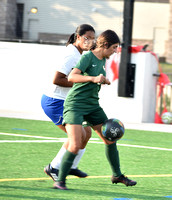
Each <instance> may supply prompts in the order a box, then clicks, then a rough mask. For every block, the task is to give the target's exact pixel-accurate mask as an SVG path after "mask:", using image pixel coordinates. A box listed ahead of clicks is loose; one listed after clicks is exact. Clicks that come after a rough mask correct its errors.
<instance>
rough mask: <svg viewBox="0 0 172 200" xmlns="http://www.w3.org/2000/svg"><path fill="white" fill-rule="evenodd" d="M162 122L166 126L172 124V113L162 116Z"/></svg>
mask: <svg viewBox="0 0 172 200" xmlns="http://www.w3.org/2000/svg"><path fill="white" fill-rule="evenodd" d="M161 120H162V122H163V123H164V124H172V113H171V112H165V113H163V114H162V116H161Z"/></svg>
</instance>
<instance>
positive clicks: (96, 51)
mask: <svg viewBox="0 0 172 200" xmlns="http://www.w3.org/2000/svg"><path fill="white" fill-rule="evenodd" d="M92 52H93V54H94V55H95V56H96V57H97V58H98V59H99V60H102V59H103V58H104V56H103V51H102V49H100V48H96V49H94V50H93V51H92Z"/></svg>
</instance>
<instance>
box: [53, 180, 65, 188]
mask: <svg viewBox="0 0 172 200" xmlns="http://www.w3.org/2000/svg"><path fill="white" fill-rule="evenodd" d="M54 189H60V190H68V188H67V187H66V183H65V182H63V181H59V182H55V183H54Z"/></svg>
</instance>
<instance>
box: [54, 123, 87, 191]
mask: <svg viewBox="0 0 172 200" xmlns="http://www.w3.org/2000/svg"><path fill="white" fill-rule="evenodd" d="M65 127H66V130H67V133H68V138H69V145H68V149H67V150H66V153H65V154H64V156H63V158H62V162H61V165H60V169H59V175H58V180H57V182H56V183H55V184H54V188H58V189H62V190H65V189H67V188H66V185H65V181H66V176H67V175H68V174H69V171H70V169H71V166H72V164H73V162H74V159H75V157H76V156H77V153H78V151H79V150H80V148H81V147H82V143H83V141H84V140H85V136H86V132H85V130H84V129H83V127H82V125H78V124H77V125H76V124H66V126H65Z"/></svg>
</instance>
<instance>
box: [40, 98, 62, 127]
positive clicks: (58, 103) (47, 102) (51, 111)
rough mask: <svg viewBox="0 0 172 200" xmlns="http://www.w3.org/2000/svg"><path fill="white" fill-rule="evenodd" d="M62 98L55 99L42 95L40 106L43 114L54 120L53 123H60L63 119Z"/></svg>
mask: <svg viewBox="0 0 172 200" xmlns="http://www.w3.org/2000/svg"><path fill="white" fill-rule="evenodd" d="M63 104H64V100H62V99H55V98H52V97H48V96H46V95H42V99H41V106H42V109H43V110H44V112H45V114H46V115H47V116H48V117H49V118H50V119H51V120H52V121H53V122H54V124H55V125H61V124H62V121H63Z"/></svg>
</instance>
